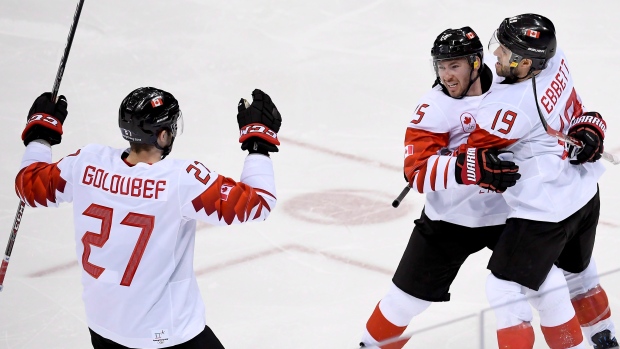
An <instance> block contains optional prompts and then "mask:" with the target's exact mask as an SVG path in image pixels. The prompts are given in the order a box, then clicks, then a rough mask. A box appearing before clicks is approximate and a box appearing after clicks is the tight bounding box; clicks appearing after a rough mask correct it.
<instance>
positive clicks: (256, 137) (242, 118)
mask: <svg viewBox="0 0 620 349" xmlns="http://www.w3.org/2000/svg"><path fill="white" fill-rule="evenodd" d="M252 99H253V100H252V104H249V103H248V101H247V100H245V99H243V98H241V100H240V101H239V104H238V106H237V111H238V114H237V123H239V133H240V136H239V143H241V149H243V150H247V151H249V152H250V154H252V153H260V154H264V155H269V152H277V151H278V147H277V146H278V145H280V141H279V140H278V131H280V125H282V116H281V115H280V112H279V111H278V109H277V108H276V106H275V104H273V102H272V101H271V98H270V97H269V95H267V94H266V93H264V92H263V91H261V90H259V89H256V90H254V91H252Z"/></svg>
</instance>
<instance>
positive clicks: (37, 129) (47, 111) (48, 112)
mask: <svg viewBox="0 0 620 349" xmlns="http://www.w3.org/2000/svg"><path fill="white" fill-rule="evenodd" d="M67 114H68V112H67V99H66V98H65V96H59V97H58V101H57V102H56V103H54V102H53V101H52V93H51V92H45V93H43V94H42V95H40V96H39V97H37V99H36V100H35V101H34V103H33V104H32V107H30V111H29V112H28V118H27V123H26V127H25V128H24V132H22V140H23V141H24V145H28V143H30V142H32V141H34V140H35V139H43V140H45V141H47V142H48V143H49V144H50V145H55V144H58V143H60V141H61V140H62V124H63V123H64V122H65V119H66V118H67Z"/></svg>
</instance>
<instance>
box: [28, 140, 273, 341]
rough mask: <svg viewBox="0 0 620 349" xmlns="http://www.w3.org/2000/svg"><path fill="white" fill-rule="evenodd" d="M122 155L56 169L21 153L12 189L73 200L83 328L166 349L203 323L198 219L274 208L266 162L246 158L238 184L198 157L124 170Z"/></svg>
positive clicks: (89, 155)
mask: <svg viewBox="0 0 620 349" xmlns="http://www.w3.org/2000/svg"><path fill="white" fill-rule="evenodd" d="M122 153H123V150H121V149H114V148H110V147H106V146H101V145H88V146H86V147H84V148H82V149H80V150H79V151H77V152H76V153H75V154H71V155H69V156H67V157H65V158H63V159H62V160H60V161H59V162H57V163H51V148H50V147H49V146H45V145H43V144H40V143H37V142H32V143H30V144H29V145H28V147H27V148H26V153H25V155H24V158H23V160H22V170H21V171H20V173H19V174H18V176H17V178H16V191H17V193H18V195H19V196H20V198H21V199H22V200H23V201H24V202H26V203H27V204H28V205H29V206H57V205H58V204H60V203H61V202H73V213H74V226H75V241H76V253H77V258H78V261H79V264H80V268H82V284H83V287H84V290H83V300H84V304H85V308H86V316H87V321H88V326H89V327H90V328H91V329H92V330H94V331H95V332H97V333H98V334H100V335H101V336H103V337H106V338H108V339H110V340H113V341H115V342H117V343H120V344H122V345H124V346H127V347H132V348H133V347H138V348H160V347H169V346H173V345H176V344H179V343H182V342H186V341H188V340H189V339H191V338H193V337H195V336H196V335H197V334H198V333H200V332H201V331H202V330H203V329H204V327H205V309H204V304H203V301H202V299H201V296H200V291H199V289H198V284H197V282H196V277H195V275H194V270H193V259H194V240H195V239H194V238H195V231H196V220H201V221H204V222H207V223H210V224H214V225H226V224H234V223H243V222H249V221H261V220H264V219H265V218H266V217H267V216H268V215H269V213H270V211H271V210H272V209H273V208H274V206H275V204H276V197H275V194H276V193H275V184H274V176H273V167H272V163H271V159H270V158H269V157H267V156H263V155H248V156H247V157H246V160H245V164H244V167H243V172H242V174H241V181H240V182H235V181H234V180H232V179H230V178H226V177H223V176H221V175H218V174H217V173H215V172H214V171H212V170H210V169H209V168H207V167H206V166H205V165H203V164H202V163H200V162H198V161H187V160H175V159H171V158H167V159H164V160H162V161H159V162H157V163H154V164H152V165H149V164H146V163H138V164H137V165H135V166H130V165H128V164H127V163H126V162H125V161H124V160H123V159H122V158H121V155H122Z"/></svg>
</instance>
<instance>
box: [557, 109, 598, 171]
mask: <svg viewBox="0 0 620 349" xmlns="http://www.w3.org/2000/svg"><path fill="white" fill-rule="evenodd" d="M606 130H607V124H606V123H605V120H603V117H602V116H601V114H599V113H597V112H595V111H590V112H587V113H584V114H583V115H582V116H580V117H578V118H575V119H573V120H572V121H571V126H570V128H569V129H568V135H569V136H571V137H573V138H575V139H578V140H580V141H581V142H582V143H583V147H581V148H578V147H576V146H574V145H571V144H568V143H567V147H566V150H567V151H568V157H569V158H570V159H571V160H570V163H571V164H573V165H581V164H583V163H586V162H595V161H596V160H598V159H600V158H601V156H602V154H603V140H604V139H605V131H606Z"/></svg>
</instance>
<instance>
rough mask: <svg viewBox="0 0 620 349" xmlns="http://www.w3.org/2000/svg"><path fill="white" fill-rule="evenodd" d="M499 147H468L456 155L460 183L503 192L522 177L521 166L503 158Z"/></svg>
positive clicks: (456, 174) (457, 176) (457, 180)
mask: <svg viewBox="0 0 620 349" xmlns="http://www.w3.org/2000/svg"><path fill="white" fill-rule="evenodd" d="M503 153H510V152H508V151H498V150H497V149H479V148H466V150H465V152H463V153H460V154H459V155H458V156H457V157H456V168H455V176H456V182H457V183H459V184H477V185H479V186H481V187H482V188H484V189H489V190H492V191H494V192H496V193H503V192H504V191H506V189H508V188H509V187H512V186H513V185H515V184H516V183H517V180H518V179H519V178H521V174H519V172H518V171H519V166H517V165H516V164H515V163H514V162H512V161H507V160H502V159H500V158H499V155H500V154H503Z"/></svg>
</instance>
